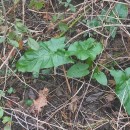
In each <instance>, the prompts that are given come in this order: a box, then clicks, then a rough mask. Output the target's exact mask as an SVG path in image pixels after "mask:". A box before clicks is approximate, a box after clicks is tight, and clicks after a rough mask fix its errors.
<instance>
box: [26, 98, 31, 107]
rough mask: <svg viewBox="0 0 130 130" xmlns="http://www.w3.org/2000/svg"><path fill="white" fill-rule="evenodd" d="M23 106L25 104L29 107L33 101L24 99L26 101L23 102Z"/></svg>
mask: <svg viewBox="0 0 130 130" xmlns="http://www.w3.org/2000/svg"><path fill="white" fill-rule="evenodd" d="M25 104H26V105H27V106H31V105H32V104H33V100H31V99H26V100H25Z"/></svg>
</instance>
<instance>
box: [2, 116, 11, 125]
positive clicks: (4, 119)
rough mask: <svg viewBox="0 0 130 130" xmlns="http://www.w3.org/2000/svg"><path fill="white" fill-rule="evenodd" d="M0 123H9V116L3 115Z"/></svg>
mask: <svg viewBox="0 0 130 130" xmlns="http://www.w3.org/2000/svg"><path fill="white" fill-rule="evenodd" d="M2 123H3V124H5V123H11V118H10V117H9V116H4V117H3V120H2Z"/></svg>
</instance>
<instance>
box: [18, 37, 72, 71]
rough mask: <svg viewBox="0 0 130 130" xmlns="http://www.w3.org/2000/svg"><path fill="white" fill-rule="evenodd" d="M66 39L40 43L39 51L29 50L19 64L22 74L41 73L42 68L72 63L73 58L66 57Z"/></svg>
mask: <svg viewBox="0 0 130 130" xmlns="http://www.w3.org/2000/svg"><path fill="white" fill-rule="evenodd" d="M64 41H65V38H64V37H62V38H59V39H54V38H53V39H51V40H50V41H45V42H40V43H39V46H40V48H39V50H37V51H35V50H28V51H27V52H25V54H24V56H22V57H21V58H20V60H19V61H18V63H17V65H16V66H17V68H18V70H19V71H21V72H39V70H40V69H42V68H51V67H57V66H60V65H63V64H66V63H72V60H71V58H69V57H67V56H65V53H66V50H65V49H64V47H65V44H64Z"/></svg>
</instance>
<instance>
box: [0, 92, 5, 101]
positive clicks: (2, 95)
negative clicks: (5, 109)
mask: <svg viewBox="0 0 130 130" xmlns="http://www.w3.org/2000/svg"><path fill="white" fill-rule="evenodd" d="M4 96H5V93H4V91H2V90H0V100H1V97H4Z"/></svg>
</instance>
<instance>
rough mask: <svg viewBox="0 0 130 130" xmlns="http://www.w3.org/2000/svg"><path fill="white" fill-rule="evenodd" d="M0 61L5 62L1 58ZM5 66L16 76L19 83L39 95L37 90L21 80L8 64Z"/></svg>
mask: <svg viewBox="0 0 130 130" xmlns="http://www.w3.org/2000/svg"><path fill="white" fill-rule="evenodd" d="M0 60H1V61H3V60H2V59H1V58H0ZM3 62H4V61H3ZM5 65H6V66H7V68H8V69H9V70H10V71H11V72H12V73H13V74H14V76H15V77H16V78H18V79H19V81H21V82H22V83H23V84H25V85H26V86H28V87H30V88H31V89H32V90H34V91H35V92H36V93H37V94H38V92H37V90H36V89H34V88H33V87H31V86H30V85H29V84H27V83H26V82H25V81H23V80H22V79H21V78H19V77H18V75H17V74H15V73H14V71H13V70H12V69H11V68H10V67H9V66H8V64H5Z"/></svg>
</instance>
